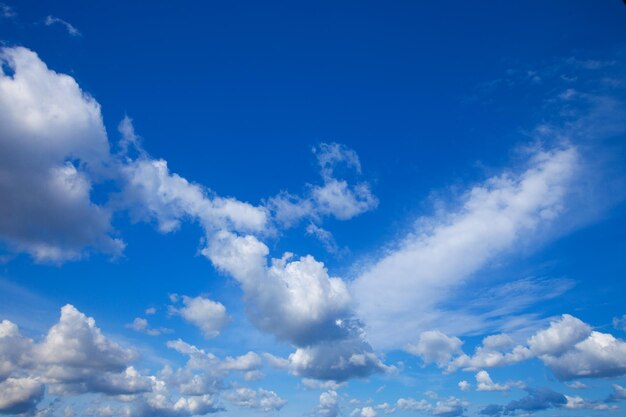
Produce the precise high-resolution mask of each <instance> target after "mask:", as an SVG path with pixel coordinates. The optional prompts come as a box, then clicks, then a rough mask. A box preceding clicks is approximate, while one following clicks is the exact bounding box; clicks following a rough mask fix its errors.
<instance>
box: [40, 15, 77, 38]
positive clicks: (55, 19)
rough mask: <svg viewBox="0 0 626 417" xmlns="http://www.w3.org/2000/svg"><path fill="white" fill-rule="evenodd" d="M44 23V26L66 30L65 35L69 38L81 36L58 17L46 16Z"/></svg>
mask: <svg viewBox="0 0 626 417" xmlns="http://www.w3.org/2000/svg"><path fill="white" fill-rule="evenodd" d="M44 23H45V24H46V26H51V25H61V26H63V27H64V28H65V30H67V33H69V34H70V35H71V36H82V34H81V33H80V31H79V30H78V29H76V27H74V26H73V25H72V24H70V23H69V22H66V21H65V20H63V19H60V18H58V17H54V16H46V20H44Z"/></svg>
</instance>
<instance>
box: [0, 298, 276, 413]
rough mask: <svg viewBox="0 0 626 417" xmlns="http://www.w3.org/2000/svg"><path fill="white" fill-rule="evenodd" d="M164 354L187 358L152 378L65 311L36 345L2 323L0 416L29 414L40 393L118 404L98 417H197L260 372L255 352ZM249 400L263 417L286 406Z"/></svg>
mask: <svg viewBox="0 0 626 417" xmlns="http://www.w3.org/2000/svg"><path fill="white" fill-rule="evenodd" d="M168 346H169V347H170V348H172V349H175V350H176V351H178V352H180V353H182V354H183V355H186V356H187V357H188V361H187V363H186V365H185V366H183V367H177V368H172V367H171V366H170V365H166V366H165V367H164V368H163V369H162V370H161V371H159V372H158V373H157V374H154V375H152V374H148V373H146V372H142V371H139V370H137V369H136V368H135V367H134V366H133V365H132V364H133V362H134V361H135V360H136V359H137V358H138V356H137V353H136V352H135V351H134V350H132V349H129V348H125V347H123V346H121V345H120V344H118V343H115V342H113V341H111V340H110V339H109V338H107V337H106V336H105V335H104V334H103V333H102V331H101V330H100V329H99V328H98V327H97V326H96V323H95V321H94V319H93V318H91V317H87V316H85V315H84V314H83V313H81V312H80V311H78V310H77V309H76V308H75V307H73V306H71V305H66V306H64V307H63V308H62V309H61V317H60V318H59V321H58V323H56V324H55V325H53V326H52V327H51V328H50V329H49V331H48V332H47V334H46V336H45V337H44V338H43V340H41V341H40V342H34V341H32V340H30V339H28V338H25V337H23V336H22V335H21V333H20V331H19V329H18V328H17V326H16V325H15V324H13V323H11V322H9V321H6V320H5V321H3V322H2V323H0V414H19V413H31V412H34V410H35V408H36V406H37V405H38V403H39V402H40V401H41V400H42V398H43V396H44V392H45V391H46V387H47V392H49V393H50V394H52V395H61V396H72V395H80V394H86V393H90V394H99V395H102V396H104V397H105V398H106V399H108V401H109V402H110V401H113V403H118V405H119V406H118V407H117V408H116V407H114V406H112V405H106V406H103V407H104V408H102V410H100V411H102V413H100V415H107V413H109V412H110V413H109V414H108V415H133V416H170V417H189V416H192V415H204V414H207V413H212V412H217V411H220V410H222V409H223V407H222V406H221V405H220V403H219V400H220V395H221V394H223V392H224V391H226V390H228V389H230V383H229V382H227V380H226V379H227V377H229V376H230V375H232V374H233V373H236V374H237V375H240V376H241V377H242V378H243V379H247V377H246V376H247V374H249V373H258V372H259V370H260V368H261V367H262V365H263V361H262V359H261V357H260V356H259V355H257V354H256V353H254V352H248V353H247V354H245V355H241V356H237V357H226V358H224V359H219V358H218V357H216V356H215V355H213V354H211V353H207V352H204V351H203V350H201V349H198V348H197V347H195V346H192V345H189V344H187V343H185V342H183V341H181V340H176V341H171V342H169V343H168ZM242 389H243V388H242ZM256 396H257V397H256V398H257V400H256V401H257V405H258V408H260V409H264V410H269V409H279V408H281V407H282V406H283V405H284V403H285V402H284V400H282V399H280V398H279V397H278V396H277V395H276V394H275V393H273V392H271V391H267V390H263V389H260V390H258V391H257V392H256ZM107 410H108V411H107ZM98 413H99V412H98ZM103 413H104V414H103Z"/></svg>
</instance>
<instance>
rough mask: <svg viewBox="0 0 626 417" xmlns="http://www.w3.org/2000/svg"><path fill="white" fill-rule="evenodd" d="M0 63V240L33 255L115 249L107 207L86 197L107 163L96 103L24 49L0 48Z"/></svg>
mask: <svg viewBox="0 0 626 417" xmlns="http://www.w3.org/2000/svg"><path fill="white" fill-rule="evenodd" d="M0 62H1V63H2V68H3V69H2V70H1V71H2V72H0V125H1V126H2V128H1V129H0V149H1V150H2V151H1V152H0V195H2V196H3V200H4V204H2V206H1V207H0V239H2V240H4V241H5V242H8V243H9V245H10V246H11V247H12V248H14V249H15V250H18V251H24V252H27V253H29V254H31V255H32V256H33V257H34V258H35V259H36V260H38V261H53V262H59V261H63V260H67V259H75V258H78V257H80V256H81V254H82V253H83V249H84V248H86V247H90V248H93V249H96V250H99V251H102V252H106V253H110V254H113V255H117V254H120V253H121V251H122V250H123V248H124V244H123V242H122V241H121V240H120V239H117V238H115V237H113V229H112V227H111V224H110V217H111V213H110V211H109V210H108V209H107V208H105V207H102V206H100V205H97V204H95V203H93V202H92V200H91V197H90V195H91V188H92V177H99V176H100V177H101V176H103V175H107V174H106V171H107V165H109V162H110V158H109V143H108V139H107V136H106V132H105V129H104V125H103V123H102V116H101V113H100V106H99V104H98V103H97V102H96V101H95V100H94V99H93V98H92V97H90V96H89V95H87V94H86V93H84V92H83V91H82V90H81V89H80V87H79V86H78V84H77V83H76V81H74V79H73V78H71V77H69V76H67V75H64V74H58V73H56V72H54V71H52V70H50V69H48V67H47V66H46V64H45V63H43V62H42V61H41V60H40V59H39V57H38V56H37V55H36V54H35V53H34V52H32V51H30V50H28V49H26V48H21V47H16V48H2V49H1V50H0ZM4 68H10V69H11V71H12V74H8V73H5V72H4Z"/></svg>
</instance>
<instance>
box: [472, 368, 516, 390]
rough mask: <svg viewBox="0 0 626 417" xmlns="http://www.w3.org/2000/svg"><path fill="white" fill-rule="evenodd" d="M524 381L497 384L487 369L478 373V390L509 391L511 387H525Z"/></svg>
mask: <svg viewBox="0 0 626 417" xmlns="http://www.w3.org/2000/svg"><path fill="white" fill-rule="evenodd" d="M524 387H525V385H524V383H522V382H520V381H512V382H506V383H504V384H496V383H494V382H493V380H492V379H491V376H490V375H489V373H488V372H487V371H484V370H483V371H479V372H478V373H477V374H476V391H509V390H510V389H511V388H524Z"/></svg>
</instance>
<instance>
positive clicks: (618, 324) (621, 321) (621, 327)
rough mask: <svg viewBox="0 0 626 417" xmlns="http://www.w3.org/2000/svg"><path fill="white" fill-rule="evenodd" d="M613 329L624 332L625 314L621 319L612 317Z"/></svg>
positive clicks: (625, 326) (625, 330) (625, 329)
mask: <svg viewBox="0 0 626 417" xmlns="http://www.w3.org/2000/svg"><path fill="white" fill-rule="evenodd" d="M613 327H615V328H616V329H618V330H621V331H623V332H626V314H624V315H623V316H622V317H613Z"/></svg>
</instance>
